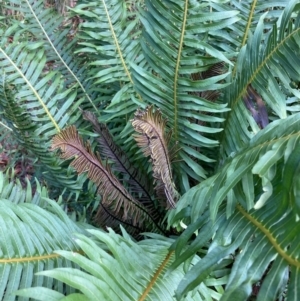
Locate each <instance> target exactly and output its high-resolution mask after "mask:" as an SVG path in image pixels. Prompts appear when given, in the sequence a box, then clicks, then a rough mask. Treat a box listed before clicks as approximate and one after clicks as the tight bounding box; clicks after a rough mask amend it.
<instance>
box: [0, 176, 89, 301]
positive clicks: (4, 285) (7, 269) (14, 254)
mask: <svg viewBox="0 0 300 301" xmlns="http://www.w3.org/2000/svg"><path fill="white" fill-rule="evenodd" d="M10 177H12V178H13V174H12V173H9V175H8V173H7V174H6V175H3V174H2V173H0V212H1V213H0V225H1V226H0V237H1V239H0V250H1V251H0V277H1V283H0V299H1V300H8V301H10V300H11V301H13V300H24V299H22V298H19V297H17V296H16V295H15V291H16V290H18V289H22V288H28V287H31V286H37V285H40V286H43V287H44V288H49V289H50V288H51V289H52V288H54V289H55V290H57V291H59V292H60V293H73V292H74V289H73V288H71V287H70V286H68V285H64V284H63V283H61V282H59V281H57V280H53V279H47V278H46V277H44V276H36V275H35V273H37V272H40V271H44V270H48V269H52V268H54V267H72V268H76V264H74V263H72V262H71V261H69V260H67V259H65V258H62V257H60V256H59V255H58V254H56V253H54V250H57V249H64V250H69V251H71V252H79V251H80V248H79V247H78V245H76V244H75V241H74V239H73V234H74V233H75V232H76V233H85V231H84V230H83V226H78V225H76V224H75V223H74V222H72V221H71V220H70V219H69V218H68V216H67V215H66V213H65V212H64V211H63V210H62V209H61V208H60V207H59V205H58V204H57V203H56V202H54V201H52V200H50V199H48V198H47V191H46V190H45V188H41V187H40V185H39V184H38V182H37V187H36V192H35V193H33V192H32V187H31V186H30V183H29V182H28V183H27V188H26V189H25V190H23V189H22V186H21V184H20V183H14V182H13V181H11V180H9V178H10Z"/></svg>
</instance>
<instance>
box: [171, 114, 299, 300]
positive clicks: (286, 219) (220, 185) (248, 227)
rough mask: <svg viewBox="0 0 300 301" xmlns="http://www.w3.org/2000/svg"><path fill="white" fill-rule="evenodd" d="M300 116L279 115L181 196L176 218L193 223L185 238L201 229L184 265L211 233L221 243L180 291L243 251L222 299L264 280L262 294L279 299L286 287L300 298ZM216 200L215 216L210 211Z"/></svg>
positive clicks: (242, 293) (185, 255)
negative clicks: (299, 280) (215, 170)
mask: <svg viewBox="0 0 300 301" xmlns="http://www.w3.org/2000/svg"><path fill="white" fill-rule="evenodd" d="M299 120H300V115H299V113H298V114H295V115H292V116H290V117H288V118H286V119H282V120H277V121H273V122H272V123H271V124H270V125H268V126H267V127H266V128H265V129H263V130H261V131H260V132H259V133H258V134H257V135H256V136H255V137H254V138H253V139H252V140H250V142H249V144H248V145H247V146H246V147H245V148H244V149H242V150H240V151H239V152H238V153H237V154H235V155H234V156H233V158H230V159H228V160H227V163H226V164H224V166H223V167H222V168H221V169H220V171H219V172H218V173H216V174H215V175H214V176H213V177H211V178H209V179H207V180H206V181H204V182H202V183H201V184H199V185H198V186H196V187H194V188H192V189H191V190H190V191H189V192H188V193H187V194H186V195H184V196H183V198H182V199H181V200H180V201H179V203H178V207H177V208H176V211H174V212H173V213H172V214H171V215H170V216H169V217H170V222H171V223H173V222H175V221H178V220H181V219H183V220H184V221H185V222H186V223H188V224H189V223H191V226H190V228H191V230H187V231H188V232H187V233H189V234H186V235H183V236H182V238H181V239H183V240H184V241H187V239H188V238H189V237H190V236H191V235H192V233H193V232H194V231H196V230H200V232H199V233H201V234H199V237H197V239H196V240H195V242H194V243H193V245H194V246H196V247H192V248H189V250H187V251H183V253H182V254H181V255H180V256H179V257H178V259H177V263H176V264H179V263H181V262H182V260H186V259H187V258H189V256H192V255H193V254H194V253H195V252H196V249H198V248H200V247H201V246H202V245H204V243H205V242H206V241H207V240H209V239H210V238H213V242H212V244H211V246H210V249H209V251H208V253H207V255H206V257H204V258H203V259H202V260H201V265H200V264H198V265H196V266H195V267H194V270H193V269H192V270H191V275H190V276H189V274H187V277H186V280H184V281H183V282H182V284H181V285H179V288H178V296H181V295H182V294H184V293H186V292H187V291H189V290H190V289H191V288H193V287H194V286H195V285H197V284H199V283H201V281H203V280H204V279H205V277H206V275H207V274H208V273H209V271H210V268H212V267H213V266H215V264H217V263H218V262H219V261H221V260H222V259H223V258H226V257H227V256H228V255H229V254H232V253H235V252H238V251H239V250H240V252H238V255H237V258H236V260H235V264H234V266H233V269H232V271H231V275H230V278H229V283H228V284H227V287H226V292H225V294H224V295H223V297H222V299H221V300H233V299H234V300H241V301H242V300H245V299H246V298H247V297H248V296H249V295H250V294H251V292H252V285H254V284H255V283H256V282H257V281H259V280H260V279H261V278H263V280H262V281H263V283H262V286H261V291H260V293H259V295H258V299H257V300H276V298H277V297H278V294H279V293H282V291H283V290H284V288H285V286H286V285H288V287H287V296H288V298H287V300H297V297H296V296H297V295H299V289H298V287H297V285H296V284H295V281H297V280H296V279H297V278H298V277H299V267H300V262H299V256H300V250H299V244H298V242H299V239H300V237H299V233H300V232H299V230H300V229H299V222H298V219H299V214H300V211H299V209H300V207H299V181H298V173H299V148H300V143H299V142H300V140H299V138H300V122H299ZM224 201H225V202H226V205H225V204H224V206H223V205H221V204H222V202H224ZM208 206H209V208H210V214H211V218H209V217H208V216H207V208H208ZM220 206H221V207H220ZM187 212H188V213H187ZM218 212H219V214H218ZM229 217H230V218H229ZM227 218H229V219H228V220H227ZM188 229H189V228H188ZM208 229H210V230H209V231H208ZM191 231H192V232H191ZM215 232H216V233H217V234H215ZM180 246H182V242H181V243H180V242H177V249H176V251H177V254H178V255H179V254H180V253H181V252H182V249H181V247H180ZM176 264H174V266H176ZM245 266H246V267H247V268H246V269H245ZM288 267H289V268H288ZM288 269H290V273H291V274H290V281H289V282H287V279H288V278H286V277H287V273H288ZM276 273H279V274H276ZM195 275H196V276H195ZM295 285H296V286H295ZM271 286H272V288H273V289H272V293H271V292H270V291H269V288H270V287H271Z"/></svg>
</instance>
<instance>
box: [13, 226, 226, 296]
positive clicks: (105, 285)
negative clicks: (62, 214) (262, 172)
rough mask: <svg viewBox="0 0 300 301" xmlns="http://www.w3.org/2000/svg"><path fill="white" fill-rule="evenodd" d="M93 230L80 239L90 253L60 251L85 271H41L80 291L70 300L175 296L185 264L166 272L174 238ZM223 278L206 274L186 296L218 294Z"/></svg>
mask: <svg viewBox="0 0 300 301" xmlns="http://www.w3.org/2000/svg"><path fill="white" fill-rule="evenodd" d="M89 232H90V233H91V234H92V235H93V238H94V239H91V238H87V237H86V236H85V235H78V236H77V239H76V242H77V244H78V245H79V246H80V248H81V250H83V251H84V253H85V254H86V256H87V257H86V256H83V255H80V254H78V253H77V254H76V253H75V254H74V253H72V252H67V251H58V254H60V255H61V256H62V257H63V258H65V259H66V260H70V261H72V262H74V263H76V264H77V265H79V266H80V267H81V268H82V269H84V270H85V271H79V270H78V269H74V268H73V269H72V268H68V269H66V268H63V269H55V270H52V271H45V272H41V273H39V274H40V275H45V276H49V277H53V278H55V279H58V280H60V281H63V282H65V283H67V284H69V285H70V286H72V287H75V288H77V289H78V290H80V291H81V294H80V295H79V294H78V293H76V294H74V295H69V297H70V298H72V299H70V300H77V299H76V298H81V299H79V300H99V301H100V300H115V301H118V300H120V301H124V300H147V299H154V300H159V299H160V298H161V297H160V296H163V298H164V300H166V301H167V300H174V290H175V289H176V287H177V285H178V283H179V281H180V280H181V278H182V277H183V275H184V272H183V266H182V265H181V266H180V267H179V268H177V269H176V270H175V271H173V272H172V273H167V271H168V269H167V268H168V267H169V265H170V263H171V262H172V261H173V260H174V253H173V252H169V250H168V249H169V247H170V245H171V243H172V242H173V240H172V239H167V238H164V237H162V236H159V235H154V234H152V235H150V237H151V239H150V238H148V239H145V240H143V241H141V242H139V243H136V242H134V241H132V239H131V238H130V237H129V236H128V234H127V233H126V232H125V231H123V237H122V236H120V235H117V234H116V233H114V232H113V231H109V233H108V234H106V233H103V232H100V231H98V230H90V231H89ZM97 242H101V243H105V244H106V245H107V248H108V251H107V252H106V251H104V250H103V249H102V248H100V247H99V245H97ZM132 258H134V263H133V262H132ZM197 262H199V257H195V258H194V259H193V261H192V264H196V263H197ZM222 281H223V282H224V281H226V277H224V278H223V279H222V280H221V281H220V280H218V281H215V280H214V279H207V281H206V284H204V283H203V284H202V285H201V286H199V288H198V289H197V290H195V291H194V292H193V293H189V294H188V296H187V297H186V298H185V299H184V300H212V299H211V298H219V297H220V295H221V293H222V292H223V289H222V288H221V286H220V285H221V284H222ZM35 292H36V293H35ZM41 293H43V294H41ZM46 294H47V295H46ZM18 295H21V296H32V297H33V296H34V297H35V298H36V299H37V300H46V297H47V298H48V296H51V297H52V298H53V299H52V300H61V298H62V297H63V296H62V295H61V294H60V295H58V294H57V293H56V292H53V291H50V292H49V291H46V290H44V291H42V290H38V291H37V290H36V289H34V288H32V289H26V290H23V291H21V292H19V293H18ZM75 297H76V298H75ZM73 298H74V299H73ZM62 300H64V299H62Z"/></svg>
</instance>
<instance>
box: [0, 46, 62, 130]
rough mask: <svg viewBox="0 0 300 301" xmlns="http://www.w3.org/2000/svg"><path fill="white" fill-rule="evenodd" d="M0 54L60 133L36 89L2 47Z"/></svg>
mask: <svg viewBox="0 0 300 301" xmlns="http://www.w3.org/2000/svg"><path fill="white" fill-rule="evenodd" d="M0 52H2V54H3V55H4V56H5V58H6V59H7V60H8V61H9V62H10V64H11V65H12V66H13V68H14V69H15V70H16V71H17V72H18V73H19V75H20V76H21V77H22V79H23V80H24V81H25V83H26V84H27V86H28V87H29V88H30V90H31V91H32V92H33V94H34V95H35V97H36V98H37V100H38V101H39V103H40V104H41V106H42V107H43V109H44V111H45V113H46V114H47V116H48V117H49V119H50V121H51V122H52V123H53V125H54V127H55V129H56V130H57V132H58V133H59V132H60V127H59V125H58V124H57V122H56V121H55V119H54V117H53V116H52V114H51V113H50V111H49V110H48V108H47V106H46V105H45V103H44V102H43V100H42V98H41V97H40V95H39V93H38V92H37V91H36V89H35V88H34V87H33V86H32V84H31V83H30V81H29V80H28V79H27V78H26V76H25V75H24V74H23V72H22V71H21V70H20V69H19V67H18V66H17V65H16V64H15V63H14V62H13V61H12V60H11V59H10V57H9V56H8V55H7V54H6V52H5V51H4V50H3V49H2V47H0Z"/></svg>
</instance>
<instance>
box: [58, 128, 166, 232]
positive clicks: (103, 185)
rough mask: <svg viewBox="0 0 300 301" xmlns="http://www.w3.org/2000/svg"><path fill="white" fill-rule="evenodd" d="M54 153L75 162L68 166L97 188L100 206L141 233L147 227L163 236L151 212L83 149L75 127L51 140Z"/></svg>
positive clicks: (89, 149) (87, 147)
mask: <svg viewBox="0 0 300 301" xmlns="http://www.w3.org/2000/svg"><path fill="white" fill-rule="evenodd" d="M55 149H61V151H62V154H61V155H60V157H61V158H62V159H72V158H74V160H73V161H72V163H71V166H73V167H74V168H75V170H76V171H77V172H78V173H79V174H82V173H84V172H87V176H88V178H89V179H90V180H91V181H93V182H94V183H95V184H96V185H97V187H98V193H99V194H100V195H101V196H102V201H101V205H102V206H103V207H105V209H106V210H107V211H109V212H111V214H112V215H115V216H116V217H119V220H123V221H124V222H127V223H129V224H132V225H133V226H136V227H138V228H140V229H145V228H147V226H148V227H150V229H151V230H154V231H158V232H163V231H162V230H161V228H160V226H159V225H158V224H157V222H156V219H155V217H153V216H152V214H153V212H150V211H149V210H148V209H147V207H145V206H144V205H143V204H142V203H141V202H139V201H137V200H135V199H134V198H133V197H132V195H131V194H130V193H129V192H128V191H127V190H126V188H125V187H124V186H123V185H122V184H121V183H120V181H119V180H118V179H117V178H116V176H115V175H114V174H113V173H112V172H111V170H110V168H109V166H108V164H106V166H105V165H104V164H103V163H102V161H101V158H100V156H97V155H95V154H94V153H93V152H92V150H91V148H90V145H89V144H88V143H87V144H86V145H84V143H83V141H82V139H81V138H80V137H79V135H78V133H77V130H76V128H75V126H71V127H68V128H66V129H64V130H63V131H61V133H60V134H58V135H56V136H55V137H54V138H53V140H52V150H55ZM102 206H100V207H99V210H98V212H97V219H98V221H99V223H100V224H102V221H101V219H102V216H101V213H102V212H103V209H102ZM149 223H150V224H149ZM153 228H154V229H153Z"/></svg>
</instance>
